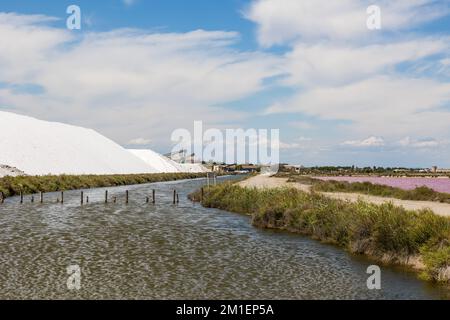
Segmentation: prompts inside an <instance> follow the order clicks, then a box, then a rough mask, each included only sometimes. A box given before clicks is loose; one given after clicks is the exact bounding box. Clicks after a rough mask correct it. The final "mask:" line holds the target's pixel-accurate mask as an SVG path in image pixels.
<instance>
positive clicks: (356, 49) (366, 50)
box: [283, 38, 450, 87]
mask: <svg viewBox="0 0 450 320" xmlns="http://www.w3.org/2000/svg"><path fill="white" fill-rule="evenodd" d="M449 40H450V39H433V38H425V39H416V40H407V41H397V42H395V43H385V44H373V45H349V44H331V43H313V44H308V43H299V44H295V45H294V47H293V50H292V51H290V52H289V53H288V54H287V55H286V62H285V72H286V74H287V75H288V76H287V77H286V78H285V79H284V80H283V83H284V84H285V85H289V86H299V85H301V86H307V87H311V86H315V85H320V86H325V85H337V84H345V83H350V82H353V81H357V80H363V79H366V78H368V77H370V76H373V75H377V74H380V73H391V72H392V71H393V70H394V68H395V66H396V65H398V64H400V63H405V62H408V63H411V62H415V61H417V60H420V59H423V58H426V57H429V56H431V55H434V54H438V53H442V52H446V51H447V50H448V49H449V48H450V45H449V43H450V41H449Z"/></svg>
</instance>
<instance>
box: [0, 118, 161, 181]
mask: <svg viewBox="0 0 450 320" xmlns="http://www.w3.org/2000/svg"><path fill="white" fill-rule="evenodd" d="M0 164H2V165H7V166H10V167H15V168H18V169H20V170H22V171H23V172H24V173H26V174H28V175H46V174H126V173H157V172H160V170H158V169H156V168H155V167H153V166H152V165H151V164H148V163H145V162H144V161H142V160H141V159H139V158H137V157H135V156H133V155H132V154H131V153H130V152H128V151H127V150H126V149H124V148H123V147H121V146H120V145H118V144H117V143H115V142H113V141H112V140H110V139H108V138H106V137H104V136H102V135H101V134H99V133H97V132H96V131H94V130H91V129H85V128H81V127H76V126H71V125H67V124H62V123H56V122H47V121H41V120H37V119H34V118H31V117H26V116H22V115H17V114H14V113H10V112H3V111H0Z"/></svg>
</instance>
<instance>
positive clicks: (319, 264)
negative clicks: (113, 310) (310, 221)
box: [0, 180, 450, 299]
mask: <svg viewBox="0 0 450 320" xmlns="http://www.w3.org/2000/svg"><path fill="white" fill-rule="evenodd" d="M203 183H204V181H203V180H194V181H179V182H169V183H156V184H147V185H140V186H130V187H118V188H108V189H109V193H110V196H111V197H113V196H117V197H118V203H116V204H113V203H110V204H107V205H105V204H104V203H103V197H104V191H105V189H95V190H89V191H85V195H87V196H89V198H90V203H89V204H85V205H84V206H80V203H79V202H80V200H79V191H71V192H66V194H65V200H66V202H65V204H64V205H61V204H56V203H55V202H56V198H57V197H58V196H59V195H58V194H47V195H46V201H47V203H44V204H38V203H34V204H31V203H29V196H27V197H26V198H25V201H26V203H25V204H23V205H19V204H18V199H17V198H11V199H7V201H6V203H5V204H4V205H2V206H1V207H0V268H1V272H0V298H3V299H5V298H6V299H12V298H25V299H66V298H70V299H80V298H93V299H119V298H124V299H201V298H211V299H448V298H449V297H450V293H449V291H448V290H447V289H444V288H442V287H439V286H435V285H432V284H429V283H426V282H423V281H420V280H418V279H417V278H416V276H415V274H413V273H410V272H407V271H405V270H403V269H399V268H397V269H395V268H388V267H382V290H376V291H369V290H368V289H367V287H366V279H367V277H368V275H367V274H366V269H367V267H368V266H369V265H371V264H373V263H372V262H370V261H368V260H366V259H364V258H361V257H354V256H351V255H349V254H347V253H346V252H345V251H343V250H342V249H339V248H336V247H333V246H329V245H324V244H321V243H319V242H316V241H313V240H310V239H308V238H304V237H300V236H297V235H290V234H286V233H279V232H272V231H265V230H259V229H256V228H254V227H252V226H251V225H250V221H249V218H248V217H245V216H242V215H237V214H233V213H229V212H225V211H220V210H215V209H205V208H202V207H200V206H199V205H198V204H193V203H191V202H190V201H188V200H187V199H186V195H187V194H188V193H189V192H191V191H192V190H194V189H196V188H198V187H199V186H200V185H202V184H203ZM153 188H155V189H157V190H158V191H157V203H156V205H152V204H145V197H146V196H147V195H149V194H150V193H151V189H153ZM174 188H176V189H177V190H179V193H180V203H179V205H177V206H174V205H172V204H171V201H172V190H173V189H174ZM126 189H128V190H130V203H129V204H128V205H125V204H124V191H125V190H126ZM35 198H37V197H36V196H35ZM50 201H51V202H52V203H49V202H50ZM75 264H76V265H79V266H80V267H81V270H82V278H81V289H80V290H79V291H70V290H68V289H67V285H66V282H67V277H68V275H67V273H66V268H67V266H69V265H75Z"/></svg>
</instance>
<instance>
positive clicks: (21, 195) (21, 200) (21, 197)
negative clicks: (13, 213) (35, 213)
mask: <svg viewBox="0 0 450 320" xmlns="http://www.w3.org/2000/svg"><path fill="white" fill-rule="evenodd" d="M22 203H23V193H22V192H20V204H22Z"/></svg>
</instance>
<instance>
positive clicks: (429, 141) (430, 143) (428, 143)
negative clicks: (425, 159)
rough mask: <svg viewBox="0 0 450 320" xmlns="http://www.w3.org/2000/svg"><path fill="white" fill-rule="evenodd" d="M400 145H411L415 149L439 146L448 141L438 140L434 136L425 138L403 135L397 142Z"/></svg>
mask: <svg viewBox="0 0 450 320" xmlns="http://www.w3.org/2000/svg"><path fill="white" fill-rule="evenodd" d="M397 144H398V145H399V146H401V147H411V148H417V149H429V148H437V147H440V146H444V145H447V144H448V141H444V140H441V141H438V140H436V139H434V138H426V139H418V140H415V139H411V137H405V138H403V139H401V140H400V141H398V143H397Z"/></svg>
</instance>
